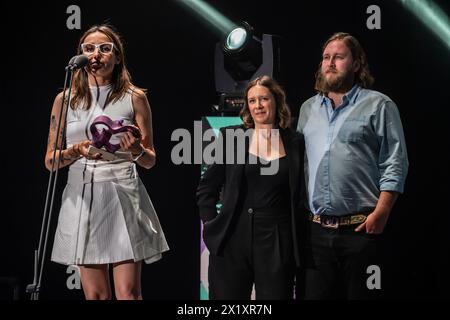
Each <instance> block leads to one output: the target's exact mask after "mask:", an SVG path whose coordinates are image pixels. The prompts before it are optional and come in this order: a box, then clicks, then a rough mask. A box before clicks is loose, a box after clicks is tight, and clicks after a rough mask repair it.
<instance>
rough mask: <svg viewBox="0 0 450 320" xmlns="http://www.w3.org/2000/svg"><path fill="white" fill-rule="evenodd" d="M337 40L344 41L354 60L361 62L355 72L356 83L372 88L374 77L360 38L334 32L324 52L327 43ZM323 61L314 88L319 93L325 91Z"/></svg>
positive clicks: (323, 48)
mask: <svg viewBox="0 0 450 320" xmlns="http://www.w3.org/2000/svg"><path fill="white" fill-rule="evenodd" d="M335 40H342V41H344V43H345V45H346V46H347V48H348V49H349V50H350V52H351V53H352V58H353V61H357V62H358V63H359V68H358V71H356V73H355V83H357V84H359V85H360V86H361V87H363V88H370V87H371V86H372V84H373V82H374V78H373V77H372V75H371V74H370V70H369V64H368V62H367V58H366V53H365V52H364V49H363V48H362V46H361V44H360V43H359V42H358V40H357V39H356V38H355V37H353V36H352V35H350V34H349V33H345V32H337V33H335V34H333V35H332V36H331V37H330V38H329V39H328V40H327V41H325V43H324V45H323V47H322V52H323V51H324V50H325V48H326V47H327V45H328V44H329V43H330V42H332V41H335ZM321 69H322V61H321V62H320V64H319V68H318V69H317V72H316V84H315V86H314V89H316V90H317V91H318V92H319V93H325V90H324V79H323V77H322V72H321Z"/></svg>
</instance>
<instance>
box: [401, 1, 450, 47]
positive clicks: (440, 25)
mask: <svg viewBox="0 0 450 320" xmlns="http://www.w3.org/2000/svg"><path fill="white" fill-rule="evenodd" d="M400 3H401V4H402V5H403V6H404V7H405V8H407V9H408V10H409V11H411V12H412V13H413V14H414V15H415V16H416V17H417V18H418V19H419V20H420V21H422V23H423V24H424V25H425V26H427V28H429V29H430V30H431V31H432V32H433V33H434V34H435V35H436V36H437V37H438V38H439V39H441V41H442V42H443V43H444V44H445V45H446V46H447V48H448V49H450V19H449V17H448V16H447V15H446V13H445V12H444V11H443V10H442V9H441V8H440V7H439V6H438V5H437V4H435V3H434V2H433V1H424V0H415V1H412V0H400Z"/></svg>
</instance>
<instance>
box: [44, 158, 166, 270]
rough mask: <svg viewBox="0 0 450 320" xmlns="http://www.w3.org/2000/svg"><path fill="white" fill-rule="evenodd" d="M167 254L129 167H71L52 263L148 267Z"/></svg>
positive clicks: (158, 227) (153, 216)
mask: <svg viewBox="0 0 450 320" xmlns="http://www.w3.org/2000/svg"><path fill="white" fill-rule="evenodd" d="M167 250H169V247H168V245H167V242H166V239H165V237H164V233H163V231H162V228H161V225H160V223H159V220H158V217H157V215H156V212H155V209H154V207H153V204H152V202H151V200H150V197H149V195H148V193H147V191H146V189H145V186H144V184H143V183H142V181H141V179H140V178H139V177H138V175H137V171H136V166H135V164H134V163H132V162H129V161H125V162H122V163H108V162H100V163H99V162H96V163H92V162H84V163H82V162H80V163H78V162H77V163H75V164H73V165H72V166H71V167H70V169H69V177H68V182H67V185H66V187H65V189H64V192H63V196H62V203H61V210H60V213H59V218H58V226H57V229H56V234H55V240H54V244H53V250H52V256H51V260H52V261H54V262H57V263H61V264H65V265H83V264H108V263H116V262H121V261H125V260H133V261H141V260H144V261H145V262H146V263H152V262H155V261H157V260H159V259H161V253H162V252H164V251H167Z"/></svg>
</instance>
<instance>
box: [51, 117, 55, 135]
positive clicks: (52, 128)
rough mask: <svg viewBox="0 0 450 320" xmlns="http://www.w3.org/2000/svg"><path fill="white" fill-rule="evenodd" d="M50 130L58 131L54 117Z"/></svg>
mask: <svg viewBox="0 0 450 320" xmlns="http://www.w3.org/2000/svg"><path fill="white" fill-rule="evenodd" d="M50 130H52V131H56V118H55V116H54V115H52V119H51V121H50Z"/></svg>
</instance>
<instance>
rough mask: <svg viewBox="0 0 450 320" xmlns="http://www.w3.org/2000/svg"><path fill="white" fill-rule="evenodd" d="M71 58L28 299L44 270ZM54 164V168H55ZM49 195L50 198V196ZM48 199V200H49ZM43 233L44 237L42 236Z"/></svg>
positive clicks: (37, 288) (35, 297) (34, 294)
mask: <svg viewBox="0 0 450 320" xmlns="http://www.w3.org/2000/svg"><path fill="white" fill-rule="evenodd" d="M73 60H74V59H73V58H72V59H71V61H70V62H69V64H68V65H67V67H66V68H65V69H66V75H65V78H64V90H63V96H62V102H61V103H62V105H61V110H60V112H59V119H58V127H57V131H56V138H55V144H54V145H53V158H52V169H51V171H50V176H49V179H48V185H47V195H46V197H45V207H44V216H43V218H42V225H41V234H40V237H39V247H38V249H37V250H35V251H34V278H33V283H32V284H29V285H27V287H26V292H27V293H30V294H31V297H30V300H39V293H40V290H41V282H42V273H43V270H44V262H45V253H46V249H47V240H48V234H49V229H50V222H51V217H52V212H53V203H54V199H55V190H56V183H57V181H58V172H59V169H60V165H61V158H62V150H61V151H60V152H59V156H58V157H57V156H56V153H57V150H58V145H59V142H60V141H59V136H60V134H59V132H60V130H61V124H62V120H63V118H64V123H66V119H67V108H68V107H69V106H70V100H71V93H72V81H73V74H74V70H75V69H77V68H78V66H77V64H75V63H73ZM67 81H69V92H68V94H67V95H68V97H67V103H65V101H66V89H67ZM65 137H66V128H65V127H64V130H63V134H62V135H61V143H62V142H63V141H64V140H65ZM55 160H56V161H55ZM55 165H56V170H55ZM50 197H51V198H50ZM49 199H50V201H49ZM44 234H45V238H44Z"/></svg>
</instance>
